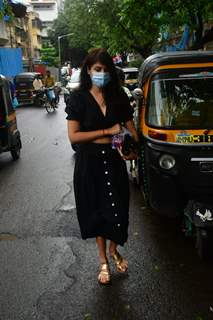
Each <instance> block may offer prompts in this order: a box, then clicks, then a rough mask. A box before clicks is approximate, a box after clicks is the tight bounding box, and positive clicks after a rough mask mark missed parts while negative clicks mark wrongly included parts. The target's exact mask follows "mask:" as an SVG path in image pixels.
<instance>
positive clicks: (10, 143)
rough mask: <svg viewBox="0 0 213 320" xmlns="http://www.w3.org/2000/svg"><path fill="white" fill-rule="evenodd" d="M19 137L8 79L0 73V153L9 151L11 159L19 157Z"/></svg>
mask: <svg viewBox="0 0 213 320" xmlns="http://www.w3.org/2000/svg"><path fill="white" fill-rule="evenodd" d="M20 149H21V137H20V132H19V131H18V129H17V122H16V113H15V110H14V108H13V105H12V97H11V93H10V86H9V81H8V80H7V79H6V78H5V77H4V76H2V75H0V154H1V153H2V152H7V151H10V152H11V155H12V158H13V160H18V159H19V157H20Z"/></svg>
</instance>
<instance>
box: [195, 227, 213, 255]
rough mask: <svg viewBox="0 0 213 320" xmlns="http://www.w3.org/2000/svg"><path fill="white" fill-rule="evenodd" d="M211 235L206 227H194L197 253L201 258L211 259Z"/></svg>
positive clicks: (212, 249)
mask: <svg viewBox="0 0 213 320" xmlns="http://www.w3.org/2000/svg"><path fill="white" fill-rule="evenodd" d="M212 241H213V235H212V233H210V231H209V230H208V229H203V228H197V229H196V248H197V251H198V255H199V257H200V258H201V259H202V260H206V261H207V260H211V259H212V258H213V246H212Z"/></svg>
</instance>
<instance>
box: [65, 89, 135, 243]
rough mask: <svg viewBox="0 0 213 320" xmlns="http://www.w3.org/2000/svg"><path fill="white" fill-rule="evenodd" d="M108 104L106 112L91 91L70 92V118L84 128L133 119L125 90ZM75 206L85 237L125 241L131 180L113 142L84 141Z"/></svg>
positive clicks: (77, 168) (78, 156)
mask: <svg viewBox="0 0 213 320" xmlns="http://www.w3.org/2000/svg"><path fill="white" fill-rule="evenodd" d="M114 100H115V101H113V103H112V102H111V103H110V104H107V110H106V115H105V116H104V115H103V113H102V111H101V109H100V107H99V105H98V104H97V102H96V100H95V99H94V97H93V96H92V94H91V93H90V92H89V91H81V90H76V91H74V92H73V93H72V94H71V97H70V101H69V105H67V107H66V109H65V111H66V112H67V120H76V121H79V123H80V129H81V131H94V130H99V129H106V128H109V127H112V126H113V125H114V124H116V123H125V122H126V121H128V120H130V119H132V108H131V106H130V104H129V99H128V97H127V96H126V94H125V93H124V92H123V91H122V92H120V95H119V96H118V97H117V99H114ZM74 193H75V201H76V210H77V216H78V221H79V225H80V230H81V235H82V238H83V239H87V238H93V237H97V236H101V237H104V238H106V239H110V240H112V241H114V242H115V243H117V244H120V245H123V244H124V243H125V242H126V241H127V237H128V223H129V180H128V174H127V169H126V163H125V161H124V160H123V159H122V158H121V156H120V154H119V153H118V151H117V150H115V149H112V146H111V144H97V143H81V144H80V146H79V148H78V150H77V153H76V161H75V169H74Z"/></svg>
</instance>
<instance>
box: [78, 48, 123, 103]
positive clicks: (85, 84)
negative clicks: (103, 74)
mask: <svg viewBox="0 0 213 320" xmlns="http://www.w3.org/2000/svg"><path fill="white" fill-rule="evenodd" d="M97 62H100V63H101V64H103V65H104V66H106V68H107V71H108V72H109V74H110V77H111V80H110V82H109V83H108V84H107V85H106V86H105V87H104V88H103V92H104V96H105V98H107V97H109V96H114V95H116V94H118V93H119V92H120V90H121V86H120V81H119V78H118V75H117V72H116V68H115V66H114V63H113V61H112V58H111V56H110V55H109V53H108V52H107V50H106V49H103V48H96V49H93V50H91V51H90V52H89V54H88V55H87V57H86V58H85V60H84V62H83V65H82V68H81V74H80V89H83V90H90V89H91V87H92V81H91V78H90V75H89V74H88V72H87V71H88V69H90V68H91V67H92V66H93V65H94V64H95V63H97Z"/></svg>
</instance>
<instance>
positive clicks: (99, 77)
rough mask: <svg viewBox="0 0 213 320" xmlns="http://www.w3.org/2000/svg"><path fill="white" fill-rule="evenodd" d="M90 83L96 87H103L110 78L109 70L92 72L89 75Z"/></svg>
mask: <svg viewBox="0 0 213 320" xmlns="http://www.w3.org/2000/svg"><path fill="white" fill-rule="evenodd" d="M91 80H92V83H93V84H94V85H95V86H96V87H98V88H103V87H105V86H106V85H107V84H108V83H109V81H110V80H111V77H110V74H109V72H93V74H92V76H91Z"/></svg>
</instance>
